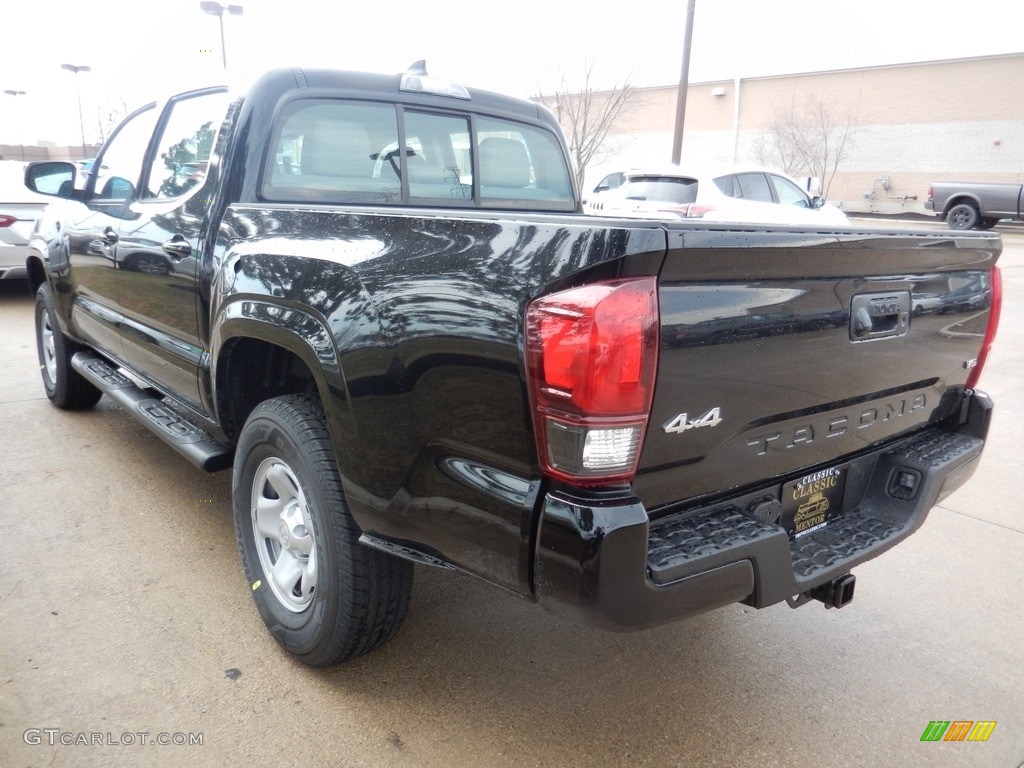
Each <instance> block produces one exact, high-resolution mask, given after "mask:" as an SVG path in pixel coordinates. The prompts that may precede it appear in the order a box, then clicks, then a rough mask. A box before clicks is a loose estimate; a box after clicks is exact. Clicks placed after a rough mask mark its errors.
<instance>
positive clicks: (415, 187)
mask: <svg viewBox="0 0 1024 768" xmlns="http://www.w3.org/2000/svg"><path fill="white" fill-rule="evenodd" d="M469 135H470V134H469V120H468V119H467V118H465V117H454V116H450V115H432V114H425V113H422V112H406V113H405V141H406V149H405V167H406V170H407V172H408V174H409V197H411V198H417V197H426V198H445V199H454V200H469V199H470V198H472V197H473V163H472V153H471V152H470V140H469Z"/></svg>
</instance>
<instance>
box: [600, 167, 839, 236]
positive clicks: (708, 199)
mask: <svg viewBox="0 0 1024 768" xmlns="http://www.w3.org/2000/svg"><path fill="white" fill-rule="evenodd" d="M584 210H585V211H586V212H587V213H590V214H595V215H599V216H632V217H641V218H665V217H666V216H679V217H681V218H684V219H702V220H703V221H721V222H730V223H756V224H792V225H798V226H829V227H831V226H848V225H849V220H848V219H847V218H846V214H844V213H843V212H842V211H841V210H839V209H838V208H836V207H835V206H834V205H830V204H829V203H826V202H825V201H824V200H823V199H822V198H820V197H812V196H810V195H808V194H807V193H806V192H804V191H803V190H802V189H801V188H800V185H799V184H797V183H796V182H795V181H794V180H793V179H791V178H789V177H788V176H784V175H783V174H781V173H778V172H776V171H772V170H768V169H765V168H753V167H750V168H730V169H714V170H709V171H704V172H697V173H686V172H684V171H682V170H681V169H680V168H678V167H672V168H670V169H667V170H630V171H621V172H617V173H611V174H608V175H607V176H605V177H604V178H603V179H602V180H601V182H600V183H599V184H598V185H597V186H596V187H595V188H594V191H593V192H592V193H591V194H590V196H589V197H588V199H587V201H586V204H585V205H584Z"/></svg>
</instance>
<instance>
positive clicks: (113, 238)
mask: <svg viewBox="0 0 1024 768" xmlns="http://www.w3.org/2000/svg"><path fill="white" fill-rule="evenodd" d="M101 239H102V240H103V242H104V243H106V244H107V245H113V244H114V243H116V242H117V241H118V240H119V239H120V237H119V236H118V234H117V230H116V229H114V228H113V227H107V228H106V229H104V230H103V235H102V236H101Z"/></svg>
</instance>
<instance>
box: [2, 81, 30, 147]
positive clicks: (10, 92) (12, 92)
mask: <svg viewBox="0 0 1024 768" xmlns="http://www.w3.org/2000/svg"><path fill="white" fill-rule="evenodd" d="M4 93H6V94H7V95H8V96H25V95H26V94H25V92H24V91H15V90H13V89H11V88H5V89H4ZM18 150H19V151H20V152H21V159H22V160H24V159H25V144H24V143H22V142H19V143H18Z"/></svg>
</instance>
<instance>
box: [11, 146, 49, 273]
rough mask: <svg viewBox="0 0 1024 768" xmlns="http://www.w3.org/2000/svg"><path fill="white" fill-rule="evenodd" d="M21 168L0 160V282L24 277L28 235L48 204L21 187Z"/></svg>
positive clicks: (14, 162) (21, 163)
mask: <svg viewBox="0 0 1024 768" xmlns="http://www.w3.org/2000/svg"><path fill="white" fill-rule="evenodd" d="M25 165H26V163H23V162H20V161H12V160H3V161H0V280H8V279H11V278H18V277H26V273H25V257H26V255H27V254H28V239H29V235H31V234H32V228H33V227H34V226H35V223H36V219H37V218H38V217H39V214H40V213H41V212H42V210H43V208H45V207H46V205H47V204H48V203H50V202H52V198H48V197H45V196H43V195H37V194H35V193H34V192H30V191H29V190H28V189H27V188H26V187H25V178H24V176H25Z"/></svg>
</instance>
